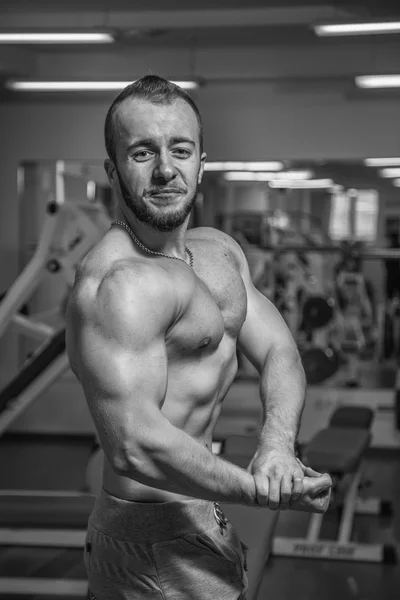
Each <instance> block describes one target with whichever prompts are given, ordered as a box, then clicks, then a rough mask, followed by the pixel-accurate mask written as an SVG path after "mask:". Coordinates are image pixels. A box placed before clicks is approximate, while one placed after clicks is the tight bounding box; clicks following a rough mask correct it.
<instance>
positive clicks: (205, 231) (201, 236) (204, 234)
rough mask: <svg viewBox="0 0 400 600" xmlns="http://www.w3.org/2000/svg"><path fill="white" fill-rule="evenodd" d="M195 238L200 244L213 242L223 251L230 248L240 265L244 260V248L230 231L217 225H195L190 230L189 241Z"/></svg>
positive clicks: (232, 255)
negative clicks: (222, 229) (227, 231)
mask: <svg viewBox="0 0 400 600" xmlns="http://www.w3.org/2000/svg"><path fill="white" fill-rule="evenodd" d="M191 239H192V240H194V241H196V242H198V243H199V244H205V245H207V244H210V243H213V244H215V245H216V246H219V247H220V248H221V250H222V251H224V250H225V251H226V250H228V251H229V253H230V255H231V257H232V258H233V259H234V261H235V263H236V264H237V265H238V266H239V267H240V265H241V262H242V250H241V248H240V246H239V244H238V243H237V242H236V240H235V239H234V238H233V237H232V236H230V235H229V234H228V233H225V232H224V231H221V230H220V229H216V228H215V227H194V228H193V229H189V230H188V241H190V240H191Z"/></svg>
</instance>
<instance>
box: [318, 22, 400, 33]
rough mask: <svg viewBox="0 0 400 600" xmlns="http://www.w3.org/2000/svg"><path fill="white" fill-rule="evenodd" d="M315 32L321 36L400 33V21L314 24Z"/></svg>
mask: <svg viewBox="0 0 400 600" xmlns="http://www.w3.org/2000/svg"><path fill="white" fill-rule="evenodd" d="M314 32H315V33H316V35H319V36H335V35H376V34H385V33H400V21H389V22H383V23H335V24H332V25H329V24H326V25H314Z"/></svg>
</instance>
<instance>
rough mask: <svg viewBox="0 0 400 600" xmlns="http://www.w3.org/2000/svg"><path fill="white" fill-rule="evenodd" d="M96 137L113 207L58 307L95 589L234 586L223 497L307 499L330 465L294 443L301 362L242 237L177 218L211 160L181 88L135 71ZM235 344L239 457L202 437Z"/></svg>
mask: <svg viewBox="0 0 400 600" xmlns="http://www.w3.org/2000/svg"><path fill="white" fill-rule="evenodd" d="M105 138H106V146H107V152H108V155H109V158H108V159H107V160H106V162H105V168H106V171H107V174H108V178H109V181H110V184H111V185H112V187H113V189H114V190H115V192H116V194H117V197H118V209H117V216H116V219H117V220H116V222H114V224H113V226H112V227H111V228H110V230H109V231H108V232H107V233H106V235H105V236H104V238H103V239H102V240H101V241H100V242H99V243H98V244H97V245H96V246H95V247H94V248H93V249H92V250H91V251H90V252H89V254H88V255H87V256H86V257H85V259H84V261H83V262H82V264H81V265H80V268H79V270H78V272H77V275H76V282H75V286H74V290H73V292H72V295H71V299H70V302H69V306H68V311H67V347H68V353H69V357H70V360H71V365H72V368H73V370H74V372H75V373H76V375H77V377H78V378H79V380H80V382H81V384H82V386H83V389H84V391H85V396H86V398H87V402H88V405H89V408H90V411H91V414H92V416H93V420H94V423H95V425H96V429H97V432H98V436H99V439H100V442H101V446H102V448H103V450H104V453H105V465H104V473H103V488H102V491H101V493H100V495H99V497H98V498H97V500H96V504H95V507H94V510H93V512H92V514H91V517H90V520H89V527H88V532H87V543H86V547H85V564H86V568H87V571H88V576H89V584H90V589H91V592H90V594H91V595H90V597H91V598H96V599H97V600H115V599H116V598H124V599H132V600H133V599H135V600H138V599H142V598H143V600H144V599H146V600H156V599H157V600H161V599H164V600H206V599H210V600H211V599H212V600H237V599H238V598H244V597H245V590H246V575H245V573H244V568H243V551H242V547H241V544H240V541H239V540H238V538H237V535H236V533H235V531H234V529H233V527H232V525H231V524H230V522H229V521H227V519H226V518H225V517H224V515H223V513H222V511H221V509H220V508H219V505H218V501H224V502H232V503H239V504H245V505H249V506H260V507H269V508H270V509H278V508H280V509H284V508H290V507H291V508H294V509H299V510H315V511H318V512H323V511H324V510H325V509H326V507H327V504H328V501H329V493H330V486H331V480H330V478H329V476H328V475H322V476H320V475H319V474H317V473H315V472H314V471H312V470H311V469H309V470H308V471H307V470H306V468H305V467H304V466H303V465H302V463H301V462H300V461H298V460H297V459H296V457H295V452H294V446H295V440H296V434H297V431H298V427H299V419H300V415H301V412H302V407H303V402H304V394H305V381H304V373H303V369H302V366H301V363H300V360H299V356H298V353H297V350H296V346H295V344H294V341H293V339H292V337H291V336H290V334H289V332H288V329H287V327H286V325H285V324H284V322H283V320H282V318H281V317H280V316H279V314H278V312H277V310H276V309H275V308H274V306H273V305H272V304H271V303H270V302H269V301H268V300H267V299H266V298H265V297H264V296H263V295H262V294H260V293H259V292H257V291H256V290H255V288H254V287H253V285H252V282H251V278H250V276H249V270H248V266H247V264H246V261H245V258H244V255H243V253H242V251H241V249H240V247H239V246H238V244H236V242H234V241H233V240H232V238H230V237H229V236H227V235H225V234H224V233H221V232H220V231H217V230H214V229H211V228H197V229H190V230H188V231H187V227H188V220H189V217H190V211H191V209H192V207H193V205H194V203H195V200H196V193H197V188H198V185H199V184H200V181H201V178H202V175H203V170H204V163H205V160H206V154H205V153H204V152H203V145H202V126H201V119H200V115H199V112H198V109H197V107H196V105H195V104H194V103H193V101H192V99H191V98H190V97H189V96H188V95H187V94H186V93H185V92H184V91H183V90H182V89H180V88H178V87H177V86H175V85H173V84H171V83H169V82H168V81H166V80H164V79H161V78H159V77H156V76H146V77H144V78H143V79H141V80H139V81H137V82H136V83H134V84H132V85H130V86H129V87H127V88H126V89H125V90H124V91H123V92H122V93H121V94H120V95H119V96H118V97H117V98H116V100H115V101H114V102H113V104H112V106H111V108H110V110H109V112H108V114H107V118H106V124H105ZM237 344H239V347H240V349H241V350H242V351H243V352H244V353H245V355H246V356H247V357H248V358H249V359H250V360H251V361H252V363H253V364H254V365H255V366H256V367H257V369H258V370H259V372H260V378H261V385H260V392H261V400H262V403H263V409H264V411H263V412H264V419H263V427H262V431H261V434H260V439H259V447H258V450H257V453H256V455H255V456H254V457H253V460H252V461H251V463H250V465H249V467H248V469H247V470H244V469H241V468H240V467H238V466H236V465H233V464H231V463H229V462H227V461H225V460H223V459H222V458H220V457H218V456H216V455H215V454H213V452H212V449H211V442H212V432H213V427H214V425H215V423H216V420H217V418H218V415H219V412H220V409H221V403H222V400H223V398H224V396H225V395H226V393H227V392H228V390H229V387H230V386H231V384H232V382H233V380H234V378H235V374H236V370H237V362H236V345H237ZM244 401H245V399H244ZM260 518H261V514H260Z"/></svg>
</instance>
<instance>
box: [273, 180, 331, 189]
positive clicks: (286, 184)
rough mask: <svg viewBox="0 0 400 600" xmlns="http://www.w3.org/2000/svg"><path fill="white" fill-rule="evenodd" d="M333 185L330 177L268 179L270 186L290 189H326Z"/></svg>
mask: <svg viewBox="0 0 400 600" xmlns="http://www.w3.org/2000/svg"><path fill="white" fill-rule="evenodd" d="M333 185H334V182H333V180H332V179H310V180H309V181H293V180H291V179H288V180H286V181H283V180H282V181H270V182H269V187H271V188H284V189H292V190H296V189H298V190H300V189H304V190H307V189H310V190H311V189H328V188H331V187H332V186H333Z"/></svg>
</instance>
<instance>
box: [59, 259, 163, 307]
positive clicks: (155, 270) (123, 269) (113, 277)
mask: <svg viewBox="0 0 400 600" xmlns="http://www.w3.org/2000/svg"><path fill="white" fill-rule="evenodd" d="M169 287H170V285H169V280H168V278H167V275H166V273H165V271H164V270H163V269H162V268H160V267H159V266H158V265H154V264H149V263H148V261H145V260H142V259H140V258H135V257H129V258H118V259H115V260H111V261H106V262H104V261H101V259H99V257H95V256H92V257H90V258H89V260H88V261H86V262H83V263H82V265H81V266H80V267H79V269H78V271H77V274H76V280H75V285H74V289H73V292H72V294H71V301H70V304H71V308H75V309H76V310H78V312H80V313H81V314H82V315H85V316H87V317H90V316H91V315H92V316H95V314H96V313H97V312H99V311H100V312H105V313H114V312H115V311H119V312H125V311H126V310H129V307H130V308H131V309H132V307H133V305H135V306H138V305H139V304H140V305H143V306H144V307H145V306H146V304H147V302H149V301H152V302H153V303H154V301H157V300H161V299H164V301H167V299H168V289H169Z"/></svg>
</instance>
